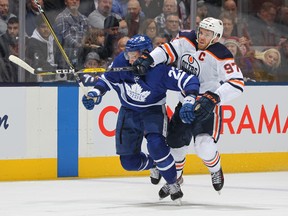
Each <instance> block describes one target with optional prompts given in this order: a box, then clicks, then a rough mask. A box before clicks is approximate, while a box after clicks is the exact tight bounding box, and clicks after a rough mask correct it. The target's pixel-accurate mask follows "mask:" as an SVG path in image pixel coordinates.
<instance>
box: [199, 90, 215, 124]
mask: <svg viewBox="0 0 288 216" xmlns="http://www.w3.org/2000/svg"><path fill="white" fill-rule="evenodd" d="M219 102H220V97H219V95H217V94H215V93H213V92H211V91H206V92H205V93H204V95H202V97H201V98H200V99H199V100H196V102H195V104H194V113H195V116H196V118H197V121H205V120H207V119H208V118H209V117H210V115H211V114H212V113H213V111H214V108H215V106H216V105H217V104H218V103H219Z"/></svg>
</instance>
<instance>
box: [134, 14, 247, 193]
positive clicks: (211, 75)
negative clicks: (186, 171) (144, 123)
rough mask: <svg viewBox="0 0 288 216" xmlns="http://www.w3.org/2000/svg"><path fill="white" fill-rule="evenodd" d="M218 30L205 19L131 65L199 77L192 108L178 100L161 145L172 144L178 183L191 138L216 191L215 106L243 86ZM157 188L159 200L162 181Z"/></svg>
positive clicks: (219, 182) (219, 177) (219, 174)
mask: <svg viewBox="0 0 288 216" xmlns="http://www.w3.org/2000/svg"><path fill="white" fill-rule="evenodd" d="M222 34H223V23H222V21H221V20H219V19H215V18H213V17H207V18H205V19H203V20H202V21H201V22H200V23H199V29H198V31H197V32H196V31H194V30H184V31H180V32H179V34H178V35H177V36H176V38H174V39H173V40H172V41H170V42H168V43H165V44H163V45H161V46H159V47H157V48H155V49H154V50H153V51H152V52H150V54H147V53H144V54H143V56H141V57H139V58H138V59H137V60H136V61H135V62H134V64H133V65H134V66H135V67H137V69H138V71H137V74H141V75H143V74H145V73H146V72H145V71H146V70H147V69H148V70H150V69H149V68H150V67H151V66H152V67H153V66H155V65H158V64H159V63H165V64H172V63H175V64H177V67H178V68H181V69H182V70H184V71H186V72H187V73H189V74H194V75H196V76H197V77H198V78H199V81H200V89H199V97H197V100H196V102H195V103H194V106H193V107H191V106H189V107H188V106H187V104H185V103H183V101H182V100H181V99H180V101H179V103H178V105H177V107H176V108H175V112H174V114H173V116H172V119H171V121H170V123H169V128H168V135H167V143H168V145H169V146H170V147H171V148H172V149H171V154H172V155H173V157H174V159H175V163H176V167H177V173H178V182H180V183H181V182H183V178H182V172H183V168H184V165H185V161H186V159H185V156H186V151H187V147H188V145H189V144H190V142H191V139H192V136H193V138H194V139H193V142H194V143H193V144H194V150H195V153H196V154H197V156H198V157H199V158H200V159H202V161H203V164H204V165H205V166H206V167H207V168H208V170H209V171H210V173H211V180H212V185H213V187H214V189H215V190H216V191H218V192H220V191H221V189H222V188H223V185H224V175H223V171H222V166H221V160H220V153H219V151H218V149H217V145H216V143H217V142H218V139H219V136H220V130H221V117H222V115H221V105H223V104H227V102H229V101H231V100H232V99H235V98H237V97H239V96H240V95H241V94H242V93H243V89H244V81H243V75H242V72H241V69H240V68H239V67H238V66H237V64H236V63H235V61H234V58H233V55H232V54H231V52H230V51H229V50H228V49H227V48H226V47H225V46H224V45H223V44H221V43H219V40H220V39H221V37H222ZM200 96H201V97H200ZM184 107H186V108H187V110H189V109H190V112H191V113H194V115H195V117H196V118H195V120H194V121H191V120H190V119H189V118H187V115H186V114H185V115H183V113H182V112H181V111H182V110H183V108H184ZM187 110H186V111H187ZM154 172H155V171H154ZM158 176H159V175H158ZM160 191H162V192H161V193H162V194H163V198H164V197H165V196H168V195H169V193H168V187H167V185H164V186H163V187H162V188H161V190H160ZM165 194H166V195H165Z"/></svg>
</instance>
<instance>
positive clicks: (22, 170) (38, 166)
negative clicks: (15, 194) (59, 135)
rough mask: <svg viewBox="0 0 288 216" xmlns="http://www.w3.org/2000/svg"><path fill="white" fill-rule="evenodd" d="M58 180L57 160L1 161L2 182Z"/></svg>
mask: <svg viewBox="0 0 288 216" xmlns="http://www.w3.org/2000/svg"><path fill="white" fill-rule="evenodd" d="M48 179H57V159H56V158H43V159H42V158H41V159H17V160H0V181H17V180H48Z"/></svg>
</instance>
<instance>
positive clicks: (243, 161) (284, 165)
mask: <svg viewBox="0 0 288 216" xmlns="http://www.w3.org/2000/svg"><path fill="white" fill-rule="evenodd" d="M221 164H222V167H223V170H224V172H225V173H240V172H267V171H268V172H269V171H288V153H287V152H277V153H248V154H221ZM184 171H185V174H207V173H208V169H207V168H206V167H205V166H204V165H203V164H202V161H201V160H200V159H199V158H198V157H197V156H196V155H192V154H191V155H188V156H187V158H186V166H185V170H184ZM147 175H149V172H148V171H144V172H128V171H125V170H124V169H123V168H122V167H121V165H120V161H119V157H117V156H116V157H97V158H80V159H79V177H82V178H98V177H119V176H147Z"/></svg>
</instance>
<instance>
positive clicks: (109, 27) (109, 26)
mask: <svg viewBox="0 0 288 216" xmlns="http://www.w3.org/2000/svg"><path fill="white" fill-rule="evenodd" d="M104 31H105V42H104V48H105V49H104V50H103V53H102V54H101V53H99V55H100V57H101V58H103V59H105V60H106V61H109V62H110V61H111V58H113V57H114V56H115V53H116V50H117V43H118V40H119V39H120V38H121V37H122V35H121V33H120V32H119V21H118V19H117V18H116V17H114V16H108V17H107V18H106V19H105V21H104Z"/></svg>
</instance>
